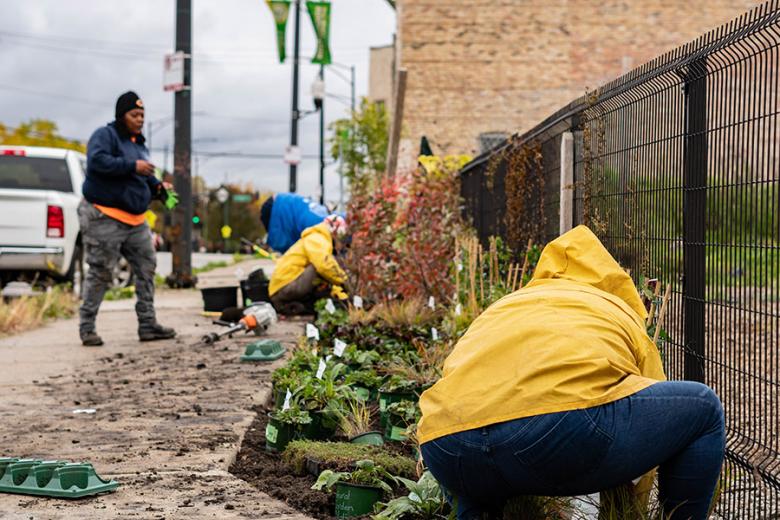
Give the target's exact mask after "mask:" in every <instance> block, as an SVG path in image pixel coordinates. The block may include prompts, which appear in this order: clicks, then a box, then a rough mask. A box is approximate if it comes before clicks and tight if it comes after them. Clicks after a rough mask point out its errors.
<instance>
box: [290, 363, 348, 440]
mask: <svg viewBox="0 0 780 520" xmlns="http://www.w3.org/2000/svg"><path fill="white" fill-rule="evenodd" d="M343 370H344V365H342V364H341V363H339V364H337V365H335V366H333V367H331V368H329V369H326V370H325V372H324V373H323V374H322V378H321V379H317V378H316V377H311V378H309V379H307V380H306V381H305V384H304V385H303V386H301V387H299V388H298V389H296V391H295V395H296V396H298V398H299V399H300V401H301V403H303V408H304V409H306V410H308V412H309V413H310V414H311V416H312V422H311V424H310V425H309V426H308V427H307V428H304V430H303V436H304V438H307V439H315V440H317V439H325V438H327V437H329V436H330V435H332V434H333V433H334V432H335V431H336V429H337V428H338V420H339V417H340V415H341V414H342V412H343V408H344V403H346V402H347V400H348V399H349V398H350V397H351V396H352V395H354V393H353V392H352V390H351V389H350V388H349V387H348V386H347V385H345V384H344V383H343V382H342V379H341V373H342V372H343Z"/></svg>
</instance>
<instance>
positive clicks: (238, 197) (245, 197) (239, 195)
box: [233, 193, 252, 202]
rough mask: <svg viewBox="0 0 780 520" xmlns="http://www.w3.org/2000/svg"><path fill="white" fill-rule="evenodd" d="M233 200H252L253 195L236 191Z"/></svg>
mask: <svg viewBox="0 0 780 520" xmlns="http://www.w3.org/2000/svg"><path fill="white" fill-rule="evenodd" d="M233 202H252V195H251V194H249V193H236V194H235V195H233Z"/></svg>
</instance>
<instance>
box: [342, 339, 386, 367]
mask: <svg viewBox="0 0 780 520" xmlns="http://www.w3.org/2000/svg"><path fill="white" fill-rule="evenodd" d="M342 359H343V360H344V363H346V364H347V365H348V366H349V368H350V370H353V371H357V370H363V369H371V368H372V367H374V366H376V365H377V364H379V362H380V361H381V360H382V355H381V354H380V353H379V352H377V351H376V350H361V349H358V347H357V346H356V345H350V346H348V347H347V348H346V349H345V350H344V355H343V356H342Z"/></svg>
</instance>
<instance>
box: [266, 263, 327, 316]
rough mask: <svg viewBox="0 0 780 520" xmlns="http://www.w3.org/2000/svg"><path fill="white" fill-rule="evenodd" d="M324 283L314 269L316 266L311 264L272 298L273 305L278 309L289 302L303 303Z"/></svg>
mask: <svg viewBox="0 0 780 520" xmlns="http://www.w3.org/2000/svg"><path fill="white" fill-rule="evenodd" d="M320 283H322V278H320V275H319V274H318V273H317V270H316V269H314V266H313V265H311V264H309V265H307V266H306V269H304V270H303V272H302V273H301V274H300V275H298V278H296V279H295V280H293V281H292V282H290V283H288V284H287V285H285V286H284V287H282V288H281V289H279V290H278V291H276V293H275V294H274V295H273V296H271V303H273V304H274V306H275V307H276V308H279V306H280V305H282V304H285V303H287V302H295V301H301V300H303V299H305V298H306V297H307V296H309V295H310V294H312V293H313V292H314V290H315V289H316V288H317V286H318V285H319V284H320Z"/></svg>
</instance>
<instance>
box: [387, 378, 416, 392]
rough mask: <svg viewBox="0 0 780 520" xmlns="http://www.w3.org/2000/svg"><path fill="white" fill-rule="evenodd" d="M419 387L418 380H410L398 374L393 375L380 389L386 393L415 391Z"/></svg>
mask: <svg viewBox="0 0 780 520" xmlns="http://www.w3.org/2000/svg"><path fill="white" fill-rule="evenodd" d="M418 389H419V387H418V385H417V382H415V381H410V380H409V379H405V378H403V377H401V376H398V375H393V376H391V377H390V379H388V380H387V382H386V383H385V384H384V385H383V386H382V388H381V389H380V391H382V392H386V393H399V394H400V393H407V392H408V393H414V392H416V391H417V390H418Z"/></svg>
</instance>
